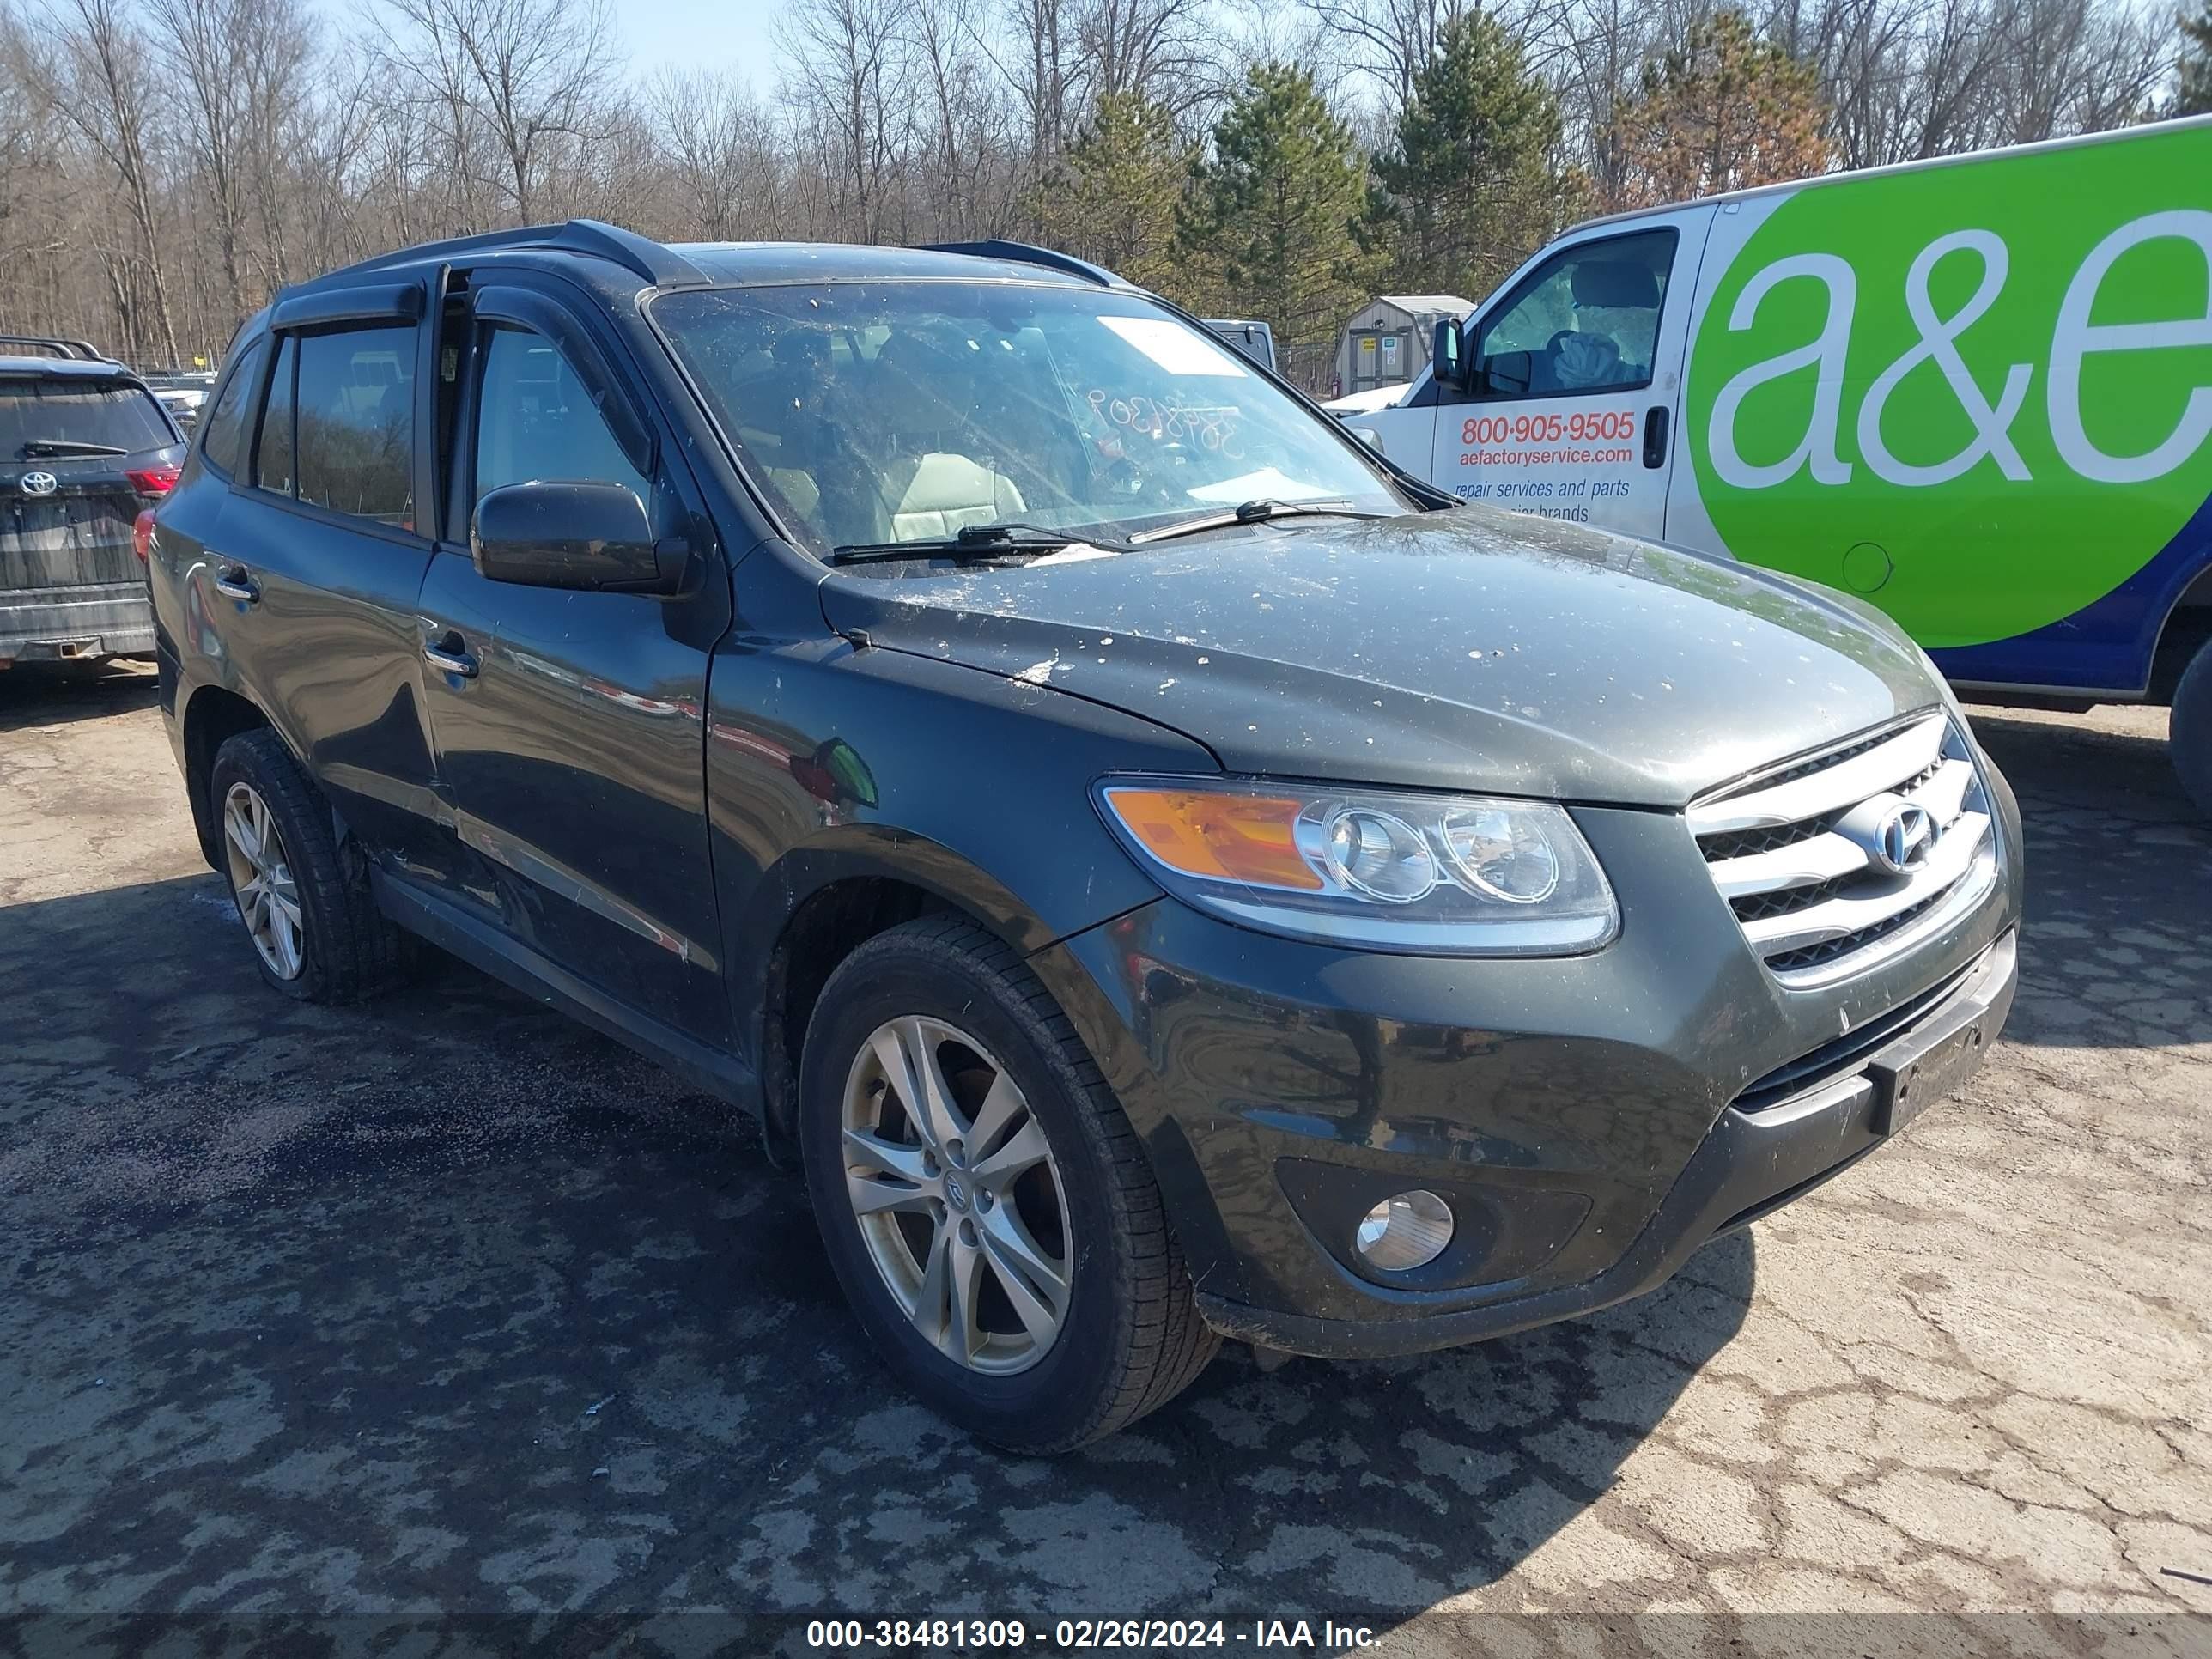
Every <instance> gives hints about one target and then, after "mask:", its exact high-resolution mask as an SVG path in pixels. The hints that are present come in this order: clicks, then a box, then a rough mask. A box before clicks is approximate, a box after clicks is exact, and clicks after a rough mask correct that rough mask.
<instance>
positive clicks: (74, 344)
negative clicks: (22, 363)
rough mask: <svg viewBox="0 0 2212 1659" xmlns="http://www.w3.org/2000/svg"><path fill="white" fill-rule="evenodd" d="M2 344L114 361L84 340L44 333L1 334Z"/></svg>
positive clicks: (81, 359)
mask: <svg viewBox="0 0 2212 1659" xmlns="http://www.w3.org/2000/svg"><path fill="white" fill-rule="evenodd" d="M0 346H33V347H35V348H36V349H39V350H40V351H51V352H52V353H53V354H54V356H57V357H72V358H76V360H78V361H79V362H88V363H104V362H110V361H112V360H111V359H110V358H109V356H108V355H107V354H106V352H104V351H94V349H92V346H91V344H90V343H88V342H87V341H83V340H64V339H54V338H49V337H46V336H45V335H42V334H0Z"/></svg>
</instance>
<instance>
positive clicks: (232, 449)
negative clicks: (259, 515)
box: [200, 340, 269, 474]
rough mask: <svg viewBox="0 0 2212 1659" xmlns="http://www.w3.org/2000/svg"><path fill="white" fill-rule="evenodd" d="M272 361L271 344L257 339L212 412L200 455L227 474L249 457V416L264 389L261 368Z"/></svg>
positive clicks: (242, 359) (233, 373)
mask: <svg viewBox="0 0 2212 1659" xmlns="http://www.w3.org/2000/svg"><path fill="white" fill-rule="evenodd" d="M268 361H269V343H268V342H267V341H265V340H257V341H256V342H254V343H253V346H252V349H251V350H249V351H247V353H246V356H244V357H243V358H241V359H240V361H239V364H238V367H237V368H234V369H233V370H232V371H231V372H230V379H229V380H228V382H226V383H225V384H224V386H223V388H222V396H221V397H220V398H216V403H215V407H214V409H212V410H210V411H209V413H208V417H207V427H206V431H205V434H204V436H202V438H201V439H200V454H201V456H202V457H203V459H205V460H207V461H208V462H210V464H211V465H214V466H216V468H217V469H219V470H220V471H222V472H224V473H226V474H228V473H233V472H235V471H238V464H239V462H240V460H241V459H243V458H244V456H245V453H246V411H247V410H250V409H251V408H252V406H253V398H254V394H255V393H257V392H259V391H260V390H261V366H262V365H263V364H264V363H265V362H268Z"/></svg>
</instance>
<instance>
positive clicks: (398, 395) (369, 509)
mask: <svg viewBox="0 0 2212 1659" xmlns="http://www.w3.org/2000/svg"><path fill="white" fill-rule="evenodd" d="M299 405H300V416H299V419H300V439H299V473H300V499H301V501H307V502H311V503H313V505H314V506H317V507H330V508H331V509H333V510H334V511H337V512H339V513H351V514H352V515H354V516H355V517H356V518H362V519H374V520H376V521H377V522H378V523H379V524H388V525H393V526H398V528H400V529H403V530H412V529H413V528H414V527H415V330H414V328H413V327H412V326H411V325H409V326H404V327H398V328H394V327H391V326H389V325H385V326H380V327H376V328H358V329H345V330H342V331H338V332H336V333H331V334H308V335H303V336H302V337H301V340H300V389H299Z"/></svg>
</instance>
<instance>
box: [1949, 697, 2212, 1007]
mask: <svg viewBox="0 0 2212 1659" xmlns="http://www.w3.org/2000/svg"><path fill="white" fill-rule="evenodd" d="M2144 714H2146V715H2148V714H2149V711H2144ZM1970 718H1971V719H1972V722H1973V726H1974V731H1975V734H1976V735H1977V736H1978V738H1980V739H1981V742H1982V744H1983V746H1984V748H1986V749H1987V750H1989V751H1990V757H1991V758H1992V759H1994V760H1995V761H1996V763H1997V764H1998V766H1999V767H2000V768H2001V769H2002V770H2003V772H2004V774H2005V776H2006V777H2007V778H2008V779H2009V780H2010V781H2011V783H2012V786H2013V788H2014V790H2015V793H2018V795H2019V796H2020V804H2021V820H2022V823H2021V828H2022V830H2023V833H2024V835H2025V836H2026V839H2027V920H2026V924H2025V927H2024V928H2023V930H2022V933H2021V990H2020V995H2019V998H2018V1000H2016V1001H2015V1004H2014V1006H2013V1014H2012V1018H2011V1019H2010V1020H2009V1022H2008V1024H2007V1025H2006V1027H2005V1036H2007V1038H2008V1039H2009V1040H2011V1041H2014V1042H2028V1043H2034V1044H2037V1045H2039V1046H2044V1047H2050V1048H2099V1049H2103V1048H2122V1049H2125V1048H2171V1047H2173V1046H2176V1045H2179V1044H2187V1043H2203V1042H2212V946H2208V945H2207V940H2208V939H2209V938H2212V856H2208V855H2212V825H2208V824H2206V823H2203V821H2202V820H2201V819H2200V817H2198V815H2197V812H2196V811H2195V809H2194V807H2193V806H2192V805H2191V803H2190V802H2189V800H2188V799H2187V797H2185V795H2183V793H2181V787H2180V785H2179V783H2178V782H2177V781H2175V779H2174V776H2173V771H2172V767H2171V765H2170V764H2169V763H2168V761H2167V757H2166V744H2165V742H2164V741H2163V739H2162V738H2161V737H2160V735H2158V734H2157V733H2158V732H2159V731H2160V730H2161V729H2162V722H2160V721H2158V720H2155V719H2154V718H2146V719H2145V720H2144V721H2143V724H2144V725H2145V726H2148V727H2149V728H2151V729H2150V730H2148V731H2142V732H2133V731H2113V730H2110V729H2107V728H2106V726H2103V725H2102V724H2100V725H2098V726H2090V725H2087V724H2086V723H2084V722H2082V721H2081V720H2074V719H2069V718H2065V717H2057V718H2053V717H2051V716H2045V715H2038V714H2028V713H2024V712H2014V711H2008V710H2003V709H1996V708H1974V709H1972V711H1971V714H1970Z"/></svg>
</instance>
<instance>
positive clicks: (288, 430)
mask: <svg viewBox="0 0 2212 1659" xmlns="http://www.w3.org/2000/svg"><path fill="white" fill-rule="evenodd" d="M299 365H300V343H299V342H298V341H297V340H295V339H287V340H286V341H285V342H284V343H283V347H282V349H280V350H279V351H278V353H277V356H276V373H275V374H272V375H270V377H269V399H268V402H267V403H266V404H264V405H263V407H262V411H261V441H260V443H259V445H258V446H257V447H256V448H255V450H254V453H253V482H254V483H257V484H258V485H260V486H261V488H262V489H266V490H270V491H271V492H273V493H274V494H276V495H290V494H291V493H292V382H293V380H294V379H295V373H296V371H297V369H298V368H299Z"/></svg>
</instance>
